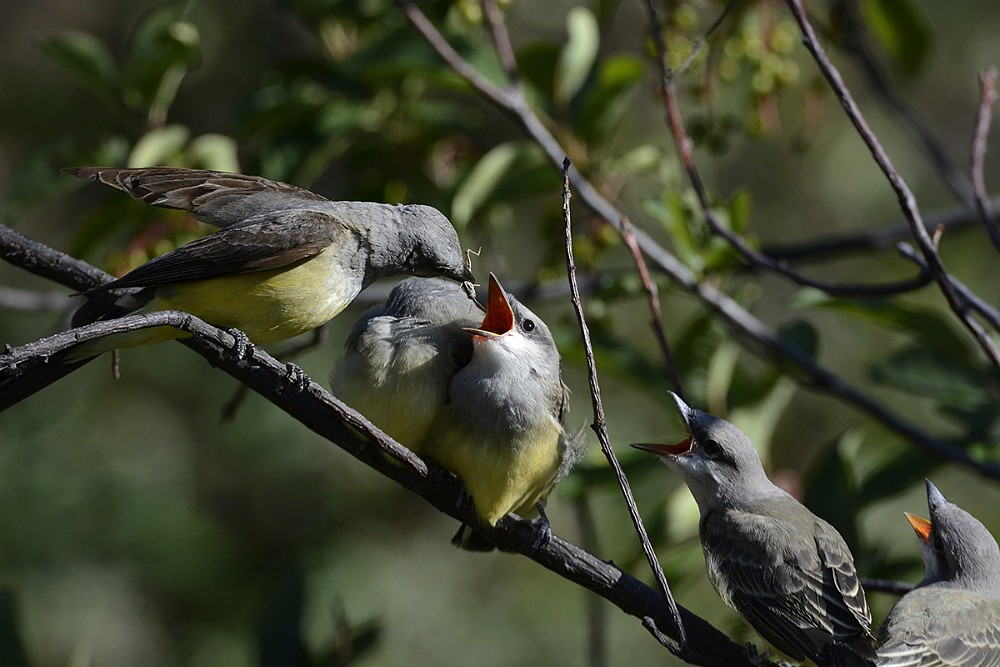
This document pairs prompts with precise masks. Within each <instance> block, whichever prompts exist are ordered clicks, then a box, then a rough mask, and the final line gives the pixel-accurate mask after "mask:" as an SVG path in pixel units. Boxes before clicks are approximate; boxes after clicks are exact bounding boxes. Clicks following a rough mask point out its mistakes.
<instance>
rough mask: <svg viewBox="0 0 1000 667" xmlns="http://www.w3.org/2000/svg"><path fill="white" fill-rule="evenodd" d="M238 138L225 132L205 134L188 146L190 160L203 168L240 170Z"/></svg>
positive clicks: (192, 163) (190, 162)
mask: <svg viewBox="0 0 1000 667" xmlns="http://www.w3.org/2000/svg"><path fill="white" fill-rule="evenodd" d="M237 153H238V147H237V146H236V140H235V139H233V138H232V137H227V136H226V135H224V134H203V135H201V136H200V137H195V138H194V139H193V140H192V141H191V144H190V145H189V146H188V147H187V155H188V162H189V164H191V165H197V166H198V167H201V168H203V169H215V170H217V171H237V172H238V171H239V170H240V160H239V157H237Z"/></svg>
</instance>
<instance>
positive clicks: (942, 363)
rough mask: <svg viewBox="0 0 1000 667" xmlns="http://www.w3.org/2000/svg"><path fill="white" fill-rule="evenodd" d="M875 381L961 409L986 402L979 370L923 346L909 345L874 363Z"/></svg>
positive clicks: (975, 408)
mask: <svg viewBox="0 0 1000 667" xmlns="http://www.w3.org/2000/svg"><path fill="white" fill-rule="evenodd" d="M872 377H873V379H874V380H875V381H876V382H881V383H882V384H886V385H889V386H891V387H895V388H896V389H899V390H902V391H905V392H907V393H909V394H913V395H914V396H922V397H925V398H932V399H936V400H939V401H941V402H942V403H945V404H947V405H950V406H954V407H957V408H960V409H963V410H977V409H978V408H979V407H980V406H981V405H982V404H983V403H984V402H989V401H991V400H992V399H991V398H990V395H989V393H987V392H986V391H985V389H984V388H983V385H984V382H983V378H982V376H981V375H980V374H979V373H976V372H974V371H973V370H971V369H969V368H965V367H963V366H961V365H958V364H956V363H955V360H954V359H952V358H951V357H948V356H946V355H944V354H942V353H941V352H939V351H937V350H933V349H930V348H927V347H922V346H919V347H909V348H906V349H904V350H902V351H899V352H896V353H895V354H893V355H891V356H889V357H888V358H886V359H884V360H882V361H879V362H877V363H876V364H875V365H874V366H873V367H872Z"/></svg>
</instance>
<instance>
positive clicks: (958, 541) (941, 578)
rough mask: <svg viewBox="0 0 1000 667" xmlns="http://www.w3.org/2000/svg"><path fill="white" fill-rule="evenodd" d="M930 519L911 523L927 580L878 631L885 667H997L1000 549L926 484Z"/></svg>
mask: <svg viewBox="0 0 1000 667" xmlns="http://www.w3.org/2000/svg"><path fill="white" fill-rule="evenodd" d="M927 508H928V510H929V511H930V517H931V518H930V521H928V520H927V519H924V518H921V517H919V516H916V515H913V514H907V515H906V518H907V519H908V520H909V522H910V525H911V526H913V529H914V530H915V531H916V533H917V537H918V538H919V540H920V551H921V553H922V555H923V559H924V578H923V580H922V581H921V582H920V583H919V584H917V586H916V588H914V589H913V590H912V591H910V592H909V593H907V594H906V595H904V596H903V597H902V598H900V600H899V602H897V603H896V606H895V607H893V609H892V611H891V612H890V613H889V616H888V618H886V620H885V623H883V624H882V628H881V630H880V632H879V649H878V664H879V665H880V666H884V667H930V666H931V665H937V666H940V667H973V666H976V667H987V666H988V665H1000V548H998V547H997V542H996V540H995V539H994V538H993V536H992V535H991V534H990V532H989V531H988V530H986V527H985V526H983V524H982V523H980V522H979V521H978V520H977V519H976V518H975V517H973V516H972V515H971V514H969V513H968V512H966V511H965V510H963V509H961V508H960V507H958V506H957V505H955V504H953V503H950V502H948V501H947V500H945V497H944V496H943V495H941V492H940V491H938V490H937V488H936V487H935V486H934V485H933V484H932V483H931V482H930V480H927Z"/></svg>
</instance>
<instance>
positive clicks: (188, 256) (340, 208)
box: [0, 167, 473, 409]
mask: <svg viewBox="0 0 1000 667" xmlns="http://www.w3.org/2000/svg"><path fill="white" fill-rule="evenodd" d="M65 172H66V173H68V174H71V175H73V176H77V177H80V178H86V179H90V180H93V181H98V182H100V183H104V184H106V185H110V186H112V187H114V188H117V189H119V190H123V191H124V192H126V193H128V194H129V195H131V196H132V197H133V198H135V199H138V200H140V201H142V202H144V203H146V204H150V205H152V206H160V207H164V208H174V209H181V210H185V211H190V212H191V213H192V214H193V215H194V216H195V217H196V218H198V219H199V220H201V221H203V222H206V223H208V224H210V225H214V226H216V227H219V228H220V229H219V231H217V232H215V233H213V234H209V235H208V236H205V237H204V238H201V239H198V240H196V241H192V242H191V243H188V244H186V245H184V246H182V247H180V248H177V249H175V250H172V251H170V252H167V253H165V254H163V255H160V256H159V257H156V258H154V259H152V260H150V261H149V262H147V263H145V264H143V265H142V266H139V267H138V268H136V269H133V270H132V271H131V272H129V273H127V274H126V275H124V276H122V277H121V278H119V279H117V280H114V281H112V282H109V283H106V284H104V285H101V286H99V287H95V288H93V289H90V290H88V291H87V292H85V295H86V296H87V297H88V300H87V302H86V303H85V304H84V305H83V306H81V308H80V309H79V310H78V311H77V312H76V314H75V315H74V317H73V326H81V325H84V324H88V323H91V322H95V321H98V320H104V319H111V318H116V317H121V316H122V315H125V314H128V313H132V312H147V311H155V310H182V311H185V312H188V313H191V314H192V315H195V316H197V317H200V318H201V319H203V320H205V321H206V322H208V323H210V324H213V325H215V326H218V327H222V328H235V329H239V330H240V331H242V332H244V333H245V334H246V335H247V337H249V339H250V340H251V341H253V342H255V343H269V342H274V341H280V340H284V339H287V338H291V337H293V336H296V335H298V334H301V333H305V332H306V331H310V330H311V329H314V328H316V327H319V326H322V325H323V324H325V323H326V322H327V321H329V320H330V319H331V318H333V317H334V316H335V315H337V314H338V313H340V311H342V310H343V309H344V308H345V307H346V306H347V304H349V303H350V302H351V301H352V300H354V297H356V296H357V295H358V293H359V292H360V291H361V290H362V289H364V288H365V287H367V286H368V285H370V284H371V283H372V282H374V281H375V280H377V279H379V278H384V277H389V276H393V275H399V274H410V275H416V276H443V277H445V278H449V279H451V280H455V281H459V282H462V281H471V280H472V279H473V277H472V274H471V272H470V271H469V270H468V269H467V268H466V266H465V262H464V260H463V254H462V248H461V245H460V244H459V241H458V235H457V234H456V232H455V229H454V227H452V225H451V223H450V222H449V221H448V219H447V218H446V217H445V216H444V215H442V214H441V213H440V212H439V211H437V210H436V209H434V208H431V207H430V206H420V205H407V206H390V205H387V204H377V203H370V202H337V201H330V200H328V199H326V198H324V197H321V196H320V195H317V194H314V193H312V192H309V191H307V190H303V189H301V188H297V187H294V186H292V185H287V184H285V183H278V182H275V181H269V180H267V179H265V178H260V177H258V176H244V175H241V174H230V173H225V172H218V171H203V170H195V169H174V168H168V167H153V168H148V169H110V168H100V167H94V168H77V169H67V170H65ZM185 335H186V334H183V333H181V332H179V331H177V330H175V329H170V328H166V327H161V328H153V329H145V330H141V331H135V332H130V333H126V334H118V335H115V336H113V337H109V338H107V339H102V340H99V341H91V342H89V343H85V344H82V345H80V346H79V348H78V349H76V350H71V351H70V353H68V354H67V355H65V357H64V358H62V359H55V360H52V361H51V362H50V363H48V364H46V365H45V366H38V367H36V368H35V371H36V372H35V373H33V374H31V373H24V374H21V373H16V372H13V371H11V370H10V369H8V372H6V373H4V375H6V376H7V377H0V409H4V408H6V407H9V406H10V405H12V404H13V403H15V402H17V401H19V400H21V399H23V398H25V397H26V396H28V395H30V394H31V393H34V392H35V391H37V390H38V389H41V388H42V387H44V386H46V385H47V384H50V383H51V382H53V381H55V380H56V379H58V378H59V377H62V376H63V375H65V374H66V373H68V372H69V371H71V370H73V369H75V368H77V367H79V366H81V365H82V364H83V363H86V362H87V361H89V360H90V359H92V358H94V357H95V356H97V355H99V354H102V353H104V352H108V351H110V350H113V349H116V348H119V347H131V346H136V345H147V344H151V343H157V342H160V341H163V340H169V339H173V338H181V337H184V336H185Z"/></svg>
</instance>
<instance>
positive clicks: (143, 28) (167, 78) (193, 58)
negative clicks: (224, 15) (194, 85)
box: [124, 2, 201, 125]
mask: <svg viewBox="0 0 1000 667" xmlns="http://www.w3.org/2000/svg"><path fill="white" fill-rule="evenodd" d="M183 15H184V3H179V2H167V3H163V4H161V5H159V6H158V7H157V8H156V9H155V10H153V11H152V12H150V13H149V15H148V16H147V17H145V19H144V20H143V22H142V23H141V24H140V25H139V28H138V30H137V31H136V35H135V38H134V40H133V44H132V49H131V52H130V53H129V57H128V59H127V61H126V66H125V68H124V80H125V83H126V93H127V98H126V100H125V102H126V104H128V106H129V107H130V108H133V109H142V110H144V111H145V112H146V113H147V114H148V116H149V120H150V122H151V123H152V124H154V125H157V124H162V123H163V122H164V121H165V119H166V116H167V111H168V110H169V108H170V105H171V104H173V101H174V98H175V97H176V95H177V90H178V88H179V87H180V84H181V81H182V80H183V79H184V77H185V76H186V75H187V73H188V71H189V70H190V69H191V68H192V67H193V66H194V65H196V64H197V63H198V61H199V60H200V58H201V37H200V34H199V32H198V28H197V27H196V26H195V25H194V24H192V23H189V22H187V21H184V20H182V19H183Z"/></svg>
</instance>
